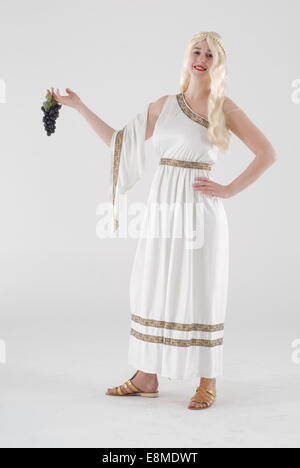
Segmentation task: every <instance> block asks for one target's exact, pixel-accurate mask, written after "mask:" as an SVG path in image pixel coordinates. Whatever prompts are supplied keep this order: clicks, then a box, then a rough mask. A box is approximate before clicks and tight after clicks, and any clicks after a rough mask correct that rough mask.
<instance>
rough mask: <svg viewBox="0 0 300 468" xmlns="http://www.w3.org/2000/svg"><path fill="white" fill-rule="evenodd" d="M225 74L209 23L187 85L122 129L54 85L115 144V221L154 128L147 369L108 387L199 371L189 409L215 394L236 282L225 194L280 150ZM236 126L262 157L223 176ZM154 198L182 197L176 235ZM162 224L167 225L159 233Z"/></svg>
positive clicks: (137, 359)
mask: <svg viewBox="0 0 300 468" xmlns="http://www.w3.org/2000/svg"><path fill="white" fill-rule="evenodd" d="M226 77H227V68H226V50H225V47H224V44H223V41H222V38H221V36H220V35H219V34H217V33H215V32H201V33H198V34H196V35H194V36H193V38H192V39H191V41H190V43H189V45H188V47H187V49H186V52H185V57H184V64H183V69H182V76H181V92H180V93H179V94H172V95H168V96H163V97H162V98H160V99H158V100H157V101H156V102H153V103H150V104H149V106H147V109H146V110H145V111H144V112H143V113H140V114H138V116H137V117H136V118H135V119H134V120H132V121H131V122H129V123H128V124H127V125H126V126H125V127H124V128H123V129H122V130H114V129H112V128H111V127H110V126H109V125H107V124H106V123H105V122H104V121H103V120H101V119H100V118H99V117H97V116H96V115H95V114H94V113H93V112H92V111H90V110H89V109H88V108H87V107H86V106H85V105H84V104H83V103H82V101H81V100H80V98H79V97H78V95H77V94H76V93H74V92H73V91H71V90H70V89H69V88H67V89H66V91H67V93H68V96H61V95H60V93H59V90H57V93H55V92H54V90H53V88H52V94H53V96H54V98H55V99H56V100H57V101H58V102H59V103H61V104H64V105H68V106H71V107H74V108H75V109H77V110H78V111H79V112H80V113H81V114H82V115H83V117H85V118H86V120H87V121H88V122H89V123H90V125H91V126H92V128H93V129H94V130H95V131H96V133H97V134H98V135H99V136H100V137H101V138H102V140H103V141H104V142H105V143H106V144H107V146H109V147H110V150H111V194H112V201H113V203H114V207H113V208H114V209H113V216H114V218H113V221H114V229H115V230H116V229H118V227H119V222H118V219H117V217H118V211H119V205H118V195H119V194H123V193H125V192H127V191H128V190H129V189H130V188H131V187H132V185H133V184H134V183H135V182H136V181H137V180H139V179H140V177H141V175H142V173H143V170H144V166H145V152H144V147H143V144H144V141H145V140H147V139H149V138H151V137H152V136H153V143H154V146H155V148H156V150H157V152H158V153H159V154H160V157H161V159H160V164H159V166H158V168H157V170H156V172H155V175H154V178H153V181H152V185H151V190H150V194H149V198H148V203H147V210H146V215H145V217H144V218H143V221H144V222H143V225H142V232H143V234H146V235H145V236H144V237H142V236H140V238H139V241H138V246H137V250H136V255H135V258H134V263H133V269H132V275H131V279H130V305H131V312H132V313H131V333H130V338H129V352H128V360H129V364H131V365H133V366H134V367H135V368H137V369H139V370H137V371H136V372H135V374H134V375H133V376H132V377H131V378H130V379H129V380H128V381H127V382H125V383H124V384H122V385H119V386H117V387H112V388H108V389H107V392H106V394H107V395H114V396H125V395H126V396H129V395H140V396H148V397H156V396H158V379H157V374H160V375H164V376H167V377H169V378H179V379H187V378H191V377H199V378H200V383H199V386H198V387H197V388H196V393H195V394H194V395H193V396H192V398H191V400H190V402H189V405H188V408H189V409H201V410H202V409H206V408H209V407H210V406H211V405H212V404H213V403H214V401H215V398H216V378H217V377H218V376H219V375H221V374H222V358H223V330H224V321H225V314H226V307H227V285H228V284H227V283H228V226H227V216H226V213H225V210H224V207H223V203H222V199H223V198H229V197H232V196H234V195H236V194H238V193H239V192H240V191H241V190H243V189H245V188H246V187H248V186H249V185H250V184H251V183H253V182H254V181H255V180H257V178H258V177H259V176H261V175H262V173H263V172H264V171H265V170H266V169H267V168H269V167H270V166H271V165H272V164H273V163H274V162H275V161H276V159H277V156H276V152H275V150H274V148H273V146H272V145H271V143H270V142H269V141H268V139H267V138H266V137H265V136H264V135H263V133H262V132H261V131H260V130H259V129H258V128H257V127H256V126H255V125H254V124H253V123H252V122H251V120H250V119H249V118H248V117H247V115H246V114H245V113H244V112H243V111H242V109H241V108H240V107H239V106H237V105H236V104H235V103H234V102H233V100H232V99H230V98H229V97H227V96H225V88H226ZM230 132H232V133H234V134H235V135H236V136H237V137H238V138H240V139H241V140H242V141H243V142H244V143H245V145H246V146H247V147H248V148H249V149H250V150H251V151H252V152H253V154H254V155H255V157H254V159H253V161H252V162H251V163H250V164H249V166H248V167H247V168H246V170H245V171H243V172H242V173H241V174H240V175H239V176H238V177H237V178H236V179H234V180H233V181H232V182H231V183H229V184H227V185H221V184H218V183H217V182H215V181H214V179H213V177H212V176H211V170H212V169H213V165H214V164H215V162H216V160H217V153H218V152H219V151H224V152H226V153H227V152H228V149H229V142H230ZM154 204H158V205H162V204H167V206H170V204H172V205H174V204H175V205H176V206H177V207H179V209H178V210H177V211H176V210H175V211H174V210H173V211H172V210H170V212H168V228H169V236H162V235H161V224H162V222H161V219H160V218H159V217H158V216H157V214H154V215H153V211H151V209H150V206H151V205H154ZM191 207H192V208H191ZM189 210H190V211H189ZM163 218H164V219H165V217H164V216H163ZM195 219H196V231H195V230H194V220H195ZM146 221H147V222H146ZM183 224H185V226H187V227H188V228H189V229H190V230H192V231H193V232H196V235H197V236H198V238H197V242H196V243H195V244H193V243H191V242H190V243H189V246H187V244H188V243H187V241H186V239H184V236H182V235H179V236H174V231H175V232H177V231H178V229H179V230H180V228H182V225H183ZM153 229H154V230H156V232H157V231H158V232H159V234H158V235H156V236H153V235H151V233H150V231H151V232H153Z"/></svg>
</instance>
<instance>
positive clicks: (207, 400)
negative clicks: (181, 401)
mask: <svg viewBox="0 0 300 468" xmlns="http://www.w3.org/2000/svg"><path fill="white" fill-rule="evenodd" d="M215 399H216V394H215V393H214V392H213V391H212V390H209V389H208V388H205V387H201V386H199V387H197V388H196V393H195V395H194V396H193V397H192V398H191V401H190V404H189V406H188V409H195V410H203V409H207V408H210V407H211V405H212V404H213V403H214V402H215ZM192 402H195V403H203V404H205V405H206V406H204V407H203V408H201V407H200V406H190V405H191V403H192Z"/></svg>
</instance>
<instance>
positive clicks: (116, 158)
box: [112, 128, 124, 230]
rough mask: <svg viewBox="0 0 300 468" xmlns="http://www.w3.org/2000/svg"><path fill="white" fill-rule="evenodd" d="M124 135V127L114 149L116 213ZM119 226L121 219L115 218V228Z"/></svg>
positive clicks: (117, 137) (116, 139)
mask: <svg viewBox="0 0 300 468" xmlns="http://www.w3.org/2000/svg"><path fill="white" fill-rule="evenodd" d="M123 136H124V128H123V129H122V130H119V131H118V133H117V135H116V138H115V150H114V161H113V199H112V203H113V207H112V209H113V213H114V203H115V197H116V186H117V181H118V175H119V167H120V156H121V150H122V143H123ZM118 227H119V221H118V220H117V219H115V218H114V230H116V229H118Z"/></svg>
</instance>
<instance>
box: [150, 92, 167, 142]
mask: <svg viewBox="0 0 300 468" xmlns="http://www.w3.org/2000/svg"><path fill="white" fill-rule="evenodd" d="M167 97H168V96H162V97H160V98H159V99H157V100H156V101H154V102H151V103H150V105H149V110H148V121H147V130H146V140H148V139H149V138H151V137H152V135H153V132H154V128H155V124H156V121H157V119H158V117H159V116H160V113H161V111H162V108H163V107H164V103H165V102H166V99H167Z"/></svg>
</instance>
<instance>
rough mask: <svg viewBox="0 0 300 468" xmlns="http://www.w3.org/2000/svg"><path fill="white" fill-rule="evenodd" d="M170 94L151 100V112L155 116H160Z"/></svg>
mask: <svg viewBox="0 0 300 468" xmlns="http://www.w3.org/2000/svg"><path fill="white" fill-rule="evenodd" d="M167 98H168V95H166V96H162V97H160V98H159V99H157V100H156V101H154V102H151V104H150V108H149V113H150V114H151V115H152V117H153V118H158V117H159V115H160V113H161V111H162V108H163V107H164V103H165V102H166V100H167Z"/></svg>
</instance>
